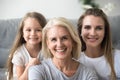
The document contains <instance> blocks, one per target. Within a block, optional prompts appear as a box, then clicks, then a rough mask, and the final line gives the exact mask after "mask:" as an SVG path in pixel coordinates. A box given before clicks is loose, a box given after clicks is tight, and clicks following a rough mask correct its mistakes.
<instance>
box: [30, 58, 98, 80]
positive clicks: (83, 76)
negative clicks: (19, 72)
mask: <svg viewBox="0 0 120 80" xmlns="http://www.w3.org/2000/svg"><path fill="white" fill-rule="evenodd" d="M28 76H29V80H98V78H97V75H96V73H95V72H94V71H92V70H91V69H89V68H87V67H86V66H84V65H83V64H80V65H79V67H78V69H77V71H76V73H75V74H74V75H73V76H71V77H68V76H66V75H65V74H64V73H63V72H61V71H60V70H59V69H58V68H56V66H55V65H54V64H53V62H52V59H46V60H43V62H42V64H40V65H35V66H32V67H30V69H29V73H28Z"/></svg>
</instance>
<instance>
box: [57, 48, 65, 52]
mask: <svg viewBox="0 0 120 80" xmlns="http://www.w3.org/2000/svg"><path fill="white" fill-rule="evenodd" d="M65 50H66V49H65V48H64V49H56V52H64V51H65Z"/></svg>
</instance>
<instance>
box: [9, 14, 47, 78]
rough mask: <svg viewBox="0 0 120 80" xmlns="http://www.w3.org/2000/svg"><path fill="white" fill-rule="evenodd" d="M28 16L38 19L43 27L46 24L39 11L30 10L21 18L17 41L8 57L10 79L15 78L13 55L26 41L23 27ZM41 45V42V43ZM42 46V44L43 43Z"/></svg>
mask: <svg viewBox="0 0 120 80" xmlns="http://www.w3.org/2000/svg"><path fill="white" fill-rule="evenodd" d="M27 18H34V19H36V20H37V21H38V22H39V24H40V25H41V26H42V28H43V27H44V26H45V25H46V23H47V20H46V18H45V17H44V16H43V15H42V14H40V13H38V12H28V13H27V14H26V15H25V16H24V17H23V18H22V20H21V22H20V25H19V29H18V33H17V35H16V38H15V41H14V43H13V46H12V48H11V50H10V54H9V57H8V61H7V73H8V74H7V75H8V80H12V78H13V63H12V58H13V55H14V53H15V51H16V50H17V49H18V48H19V47H20V46H21V45H22V44H24V43H26V42H25V40H24V38H23V28H24V24H25V23H24V22H25V20H26V19H27ZM40 45H41V43H40ZM41 46H42V45H41Z"/></svg>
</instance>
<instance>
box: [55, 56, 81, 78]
mask: <svg viewBox="0 0 120 80" xmlns="http://www.w3.org/2000/svg"><path fill="white" fill-rule="evenodd" d="M53 64H55V66H56V67H57V68H58V69H59V70H60V71H62V72H63V73H64V74H65V75H66V76H69V77H70V76H72V75H73V74H74V73H75V72H76V70H77V68H78V65H79V63H78V62H77V61H75V60H73V59H72V58H71V59H69V60H56V59H54V58H53Z"/></svg>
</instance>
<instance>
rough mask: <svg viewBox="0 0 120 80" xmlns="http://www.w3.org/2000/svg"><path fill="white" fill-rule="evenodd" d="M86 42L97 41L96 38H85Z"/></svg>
mask: <svg viewBox="0 0 120 80" xmlns="http://www.w3.org/2000/svg"><path fill="white" fill-rule="evenodd" d="M87 40H89V41H90V42H95V41H97V40H98V39H97V38H87Z"/></svg>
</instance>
